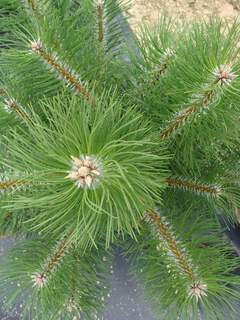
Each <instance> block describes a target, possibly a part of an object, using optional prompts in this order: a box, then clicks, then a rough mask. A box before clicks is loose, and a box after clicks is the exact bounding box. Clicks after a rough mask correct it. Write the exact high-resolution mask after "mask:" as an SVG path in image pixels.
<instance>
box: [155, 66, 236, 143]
mask: <svg viewBox="0 0 240 320" xmlns="http://www.w3.org/2000/svg"><path fill="white" fill-rule="evenodd" d="M236 77H237V76H236V75H235V73H233V72H232V68H231V66H229V65H221V66H220V67H218V68H215V69H214V70H213V71H212V80H211V81H210V82H209V83H206V84H205V85H204V86H203V92H202V93H200V94H197V95H192V96H191V97H190V99H189V103H188V105H189V106H188V107H187V108H184V109H183V110H181V111H180V112H179V113H177V114H176V115H175V116H174V117H173V118H172V119H171V120H170V121H169V124H168V125H167V127H166V128H165V129H163V131H162V133H161V135H160V138H161V140H167V139H169V138H170V137H172V136H173V135H174V134H175V133H176V132H178V131H179V130H180V129H181V128H183V126H184V125H185V124H186V123H188V122H189V121H191V119H192V118H193V117H196V116H198V115H201V113H202V112H203V111H208V110H209V109H210V107H211V105H212V104H213V103H214V102H216V101H217V99H218V98H219V97H221V95H222V94H223V90H222V89H223V88H224V87H226V86H228V85H230V84H231V82H232V81H233V80H234V79H235V78H236ZM219 87H220V88H219ZM219 89H220V90H219Z"/></svg>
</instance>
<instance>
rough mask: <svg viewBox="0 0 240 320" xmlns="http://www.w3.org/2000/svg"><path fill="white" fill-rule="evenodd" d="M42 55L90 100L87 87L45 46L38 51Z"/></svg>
mask: <svg viewBox="0 0 240 320" xmlns="http://www.w3.org/2000/svg"><path fill="white" fill-rule="evenodd" d="M36 52H37V53H38V54H39V55H40V57H41V58H42V59H43V60H44V61H45V62H46V63H47V64H48V65H49V66H50V67H51V68H52V69H53V70H54V71H56V72H57V73H58V74H59V75H60V76H61V77H62V78H63V79H64V80H65V81H66V82H67V83H68V84H70V85H71V86H72V87H73V88H74V89H75V90H76V91H77V92H78V93H80V94H82V95H83V96H84V97H85V98H86V99H87V100H90V93H89V91H88V90H87V88H86V87H85V86H84V85H82V84H81V83H80V82H79V80H78V79H77V78H76V77H75V76H74V75H73V74H71V73H70V72H69V71H68V70H67V69H66V68H64V67H63V66H62V65H61V64H60V63H59V62H57V61H56V59H54V58H53V57H52V56H51V55H50V54H49V53H48V52H46V51H45V50H44V49H43V48H40V49H39V50H37V51H36Z"/></svg>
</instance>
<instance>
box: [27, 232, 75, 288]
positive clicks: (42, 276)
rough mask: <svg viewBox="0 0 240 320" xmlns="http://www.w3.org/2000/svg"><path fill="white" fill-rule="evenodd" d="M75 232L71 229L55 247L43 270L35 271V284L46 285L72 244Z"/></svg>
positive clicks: (33, 279)
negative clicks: (71, 239)
mask: <svg viewBox="0 0 240 320" xmlns="http://www.w3.org/2000/svg"><path fill="white" fill-rule="evenodd" d="M72 234H73V230H71V231H70V232H69V233H68V234H67V235H65V236H64V237H63V239H62V240H61V241H60V242H59V243H58V245H57V246H56V248H55V249H54V251H53V253H52V255H51V256H50V257H49V259H48V260H47V262H46V263H45V265H44V266H43V268H42V270H41V271H40V272H38V273H34V274H33V275H32V276H31V278H32V281H33V286H34V287H35V286H37V287H39V288H42V287H43V286H44V285H46V283H47V281H48V279H49V277H50V276H51V275H52V273H53V272H54V270H55V269H56V268H57V267H58V266H59V265H60V264H61V261H62V259H63V257H64V256H65V254H66V253H67V251H68V249H69V248H70V246H71V244H72V243H71V241H70V238H71V236H72Z"/></svg>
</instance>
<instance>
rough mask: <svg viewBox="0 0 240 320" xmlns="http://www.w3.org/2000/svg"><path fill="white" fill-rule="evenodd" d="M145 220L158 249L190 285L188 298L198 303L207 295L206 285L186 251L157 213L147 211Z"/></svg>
mask: <svg viewBox="0 0 240 320" xmlns="http://www.w3.org/2000/svg"><path fill="white" fill-rule="evenodd" d="M146 220H147V221H148V222H149V223H150V224H151V225H152V227H153V230H154V232H155V234H156V235H157V237H158V239H159V240H160V249H163V250H164V251H165V252H166V254H167V255H168V257H169V259H171V261H172V262H173V263H174V265H175V267H176V269H177V270H179V272H180V274H181V276H183V277H184V278H185V279H187V281H188V282H189V283H190V285H189V288H188V292H187V294H188V296H189V297H195V298H196V301H197V302H198V300H199V299H201V298H202V297H203V296H206V295H207V294H206V291H207V285H206V284H203V283H202V282H201V280H200V278H199V276H198V274H197V273H196V271H195V268H194V267H193V265H192V262H191V260H190V259H189V257H188V255H187V253H186V250H185V249H183V247H182V245H181V244H180V242H179V241H178V240H177V239H176V236H175V235H174V232H173V231H172V230H171V227H170V226H169V224H168V223H167V222H166V220H165V219H164V218H163V217H162V216H161V215H160V214H159V213H158V212H156V211H153V210H149V211H148V212H147V216H146Z"/></svg>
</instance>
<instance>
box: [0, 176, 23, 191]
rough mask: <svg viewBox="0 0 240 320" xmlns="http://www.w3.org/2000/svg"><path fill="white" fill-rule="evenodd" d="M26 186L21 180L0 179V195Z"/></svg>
mask: <svg viewBox="0 0 240 320" xmlns="http://www.w3.org/2000/svg"><path fill="white" fill-rule="evenodd" d="M26 184H27V182H26V181H24V180H21V179H13V180H10V179H0V193H4V192H7V191H10V190H16V189H19V188H21V187H22V186H24V185H26Z"/></svg>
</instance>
